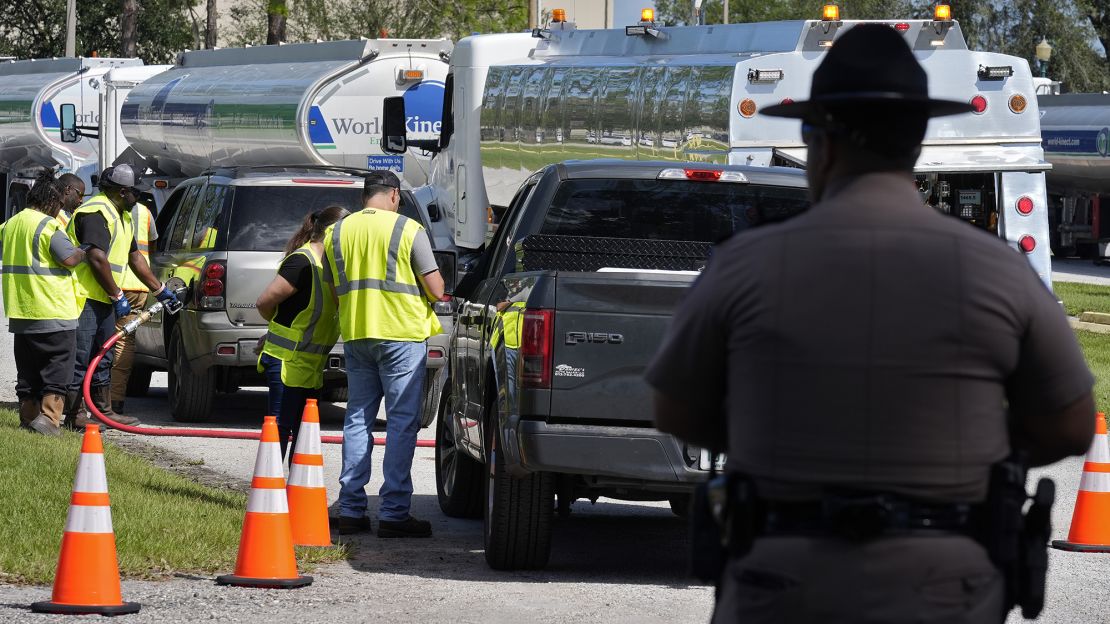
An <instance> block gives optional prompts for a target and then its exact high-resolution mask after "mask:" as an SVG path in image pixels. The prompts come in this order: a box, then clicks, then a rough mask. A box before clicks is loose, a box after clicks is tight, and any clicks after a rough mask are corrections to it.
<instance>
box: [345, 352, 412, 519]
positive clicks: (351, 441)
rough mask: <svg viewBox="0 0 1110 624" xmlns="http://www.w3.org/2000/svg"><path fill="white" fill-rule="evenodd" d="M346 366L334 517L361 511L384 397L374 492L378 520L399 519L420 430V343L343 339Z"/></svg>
mask: <svg viewBox="0 0 1110 624" xmlns="http://www.w3.org/2000/svg"><path fill="white" fill-rule="evenodd" d="M343 354H344V355H345V356H346V364H347V386H348V395H347V397H348V399H347V415H346V417H345V418H344V420H343V471H342V472H341V473H340V475H339V486H340V487H339V515H341V516H348V517H359V516H363V515H365V514H366V505H367V497H366V490H365V488H366V484H367V483H369V482H370V452H371V450H372V449H373V446H374V436H373V433H374V432H373V429H374V419H375V418H376V417H377V415H378V408H379V407H380V406H381V403H382V399H383V398H384V399H385V413H386V445H385V457H384V458H383V462H382V478H383V480H384V482H383V483H382V487H381V489H380V490H378V498H379V499H380V501H379V505H378V519H379V520H387V521H399V520H405V519H406V518H408V517H409V507H410V506H411V504H412V456H413V453H415V452H416V434H417V432H418V431H419V430H420V406H421V398H422V397H421V393H422V391H423V388H424V368H425V366H426V363H427V347H426V346H425V343H424V342H394V341H387V340H355V341H352V342H345V343H343Z"/></svg>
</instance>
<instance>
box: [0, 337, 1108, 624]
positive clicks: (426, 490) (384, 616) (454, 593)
mask: <svg viewBox="0 0 1110 624" xmlns="http://www.w3.org/2000/svg"><path fill="white" fill-rule="evenodd" d="M10 351H11V340H10V335H9V334H7V333H3V334H0V353H10ZM13 384H14V364H13V363H12V360H11V358H0V400H13V399H14V396H13V391H12V387H13ZM128 408H129V411H132V410H133V411H134V413H135V414H136V415H138V416H139V417H141V418H142V419H143V420H144V421H146V422H147V423H149V424H170V423H171V421H170V420H169V416H168V409H167V407H166V403H165V375H164V374H156V375H155V377H154V388H153V390H152V393H151V396H149V397H147V398H141V399H136V398H130V399H128ZM264 410H265V392H264V390H262V389H261V388H246V389H244V390H242V391H240V392H239V393H236V394H234V395H225V396H221V397H220V398H219V400H218V401H217V410H216V412H215V414H214V416H213V422H212V423H209V424H207V425H204V426H207V427H212V428H219V427H234V428H244V429H245V428H256V427H258V426H259V424H260V422H261V417H262V414H263V412H264ZM342 413H343V412H342V406H336V405H328V404H325V405H324V406H323V409H322V416H323V429H324V431H326V432H337V431H338V430H339V427H340V425H341V422H342ZM106 435H107V436H108V437H109V438H110V439H111V438H115V439H120V440H123V439H124V438H131V439H135V438H137V436H133V435H131V434H123V433H120V432H109V433H107V434H106ZM422 437H426V438H428V437H431V430H430V429H426V430H424V431H423V432H422ZM144 440H145V441H146V443H148V444H150V445H152V446H153V447H154V448H156V449H165V451H166V452H167V453H170V452H172V453H173V454H174V456H176V457H179V458H182V459H184V460H186V461H189V462H192V463H198V462H201V461H203V465H204V466H205V467H207V468H209V469H211V470H213V471H216V472H218V473H221V474H224V475H227V476H228V477H229V478H231V479H233V480H235V481H237V482H239V483H243V484H245V483H246V482H247V481H248V480H249V479H250V476H251V474H250V473H251V469H252V466H253V464H254V455H255V451H256V446H255V444H254V443H250V442H239V441H230V440H211V439H187V438H144ZM375 460H376V461H375V466H374V472H373V475H374V477H373V478H372V480H371V483H370V487H369V488H368V491H369V492H370V493H371V494H373V493H374V492H376V489H377V487H378V486H379V485H380V483H381V481H380V478H379V475H380V460H381V454H380V452H379V453H376V454H375ZM339 461H340V458H339V449H338V447H336V446H334V445H325V459H324V462H325V482H326V484H327V486H328V495H329V499H330V501H334V500H335V496H336V494H337V479H338V469H339ZM1081 466H1082V460H1081V459H1078V458H1076V459H1072V460H1069V461H1066V462H1062V463H1060V464H1057V465H1056V466H1053V467H1051V468H1049V469H1047V470H1044V471H1041V473H1043V474H1044V475H1045V476H1050V477H1051V478H1053V479H1055V481H1056V484H1057V489H1058V493H1059V494H1058V502H1057V505H1056V508H1055V510H1054V514H1053V515H1054V525H1055V530H1054V537H1056V538H1064V537H1066V535H1067V531H1068V527H1069V526H1070V519H1071V512H1072V507H1073V504H1074V499H1075V492H1076V489H1077V487H1078V480H1079V476H1080V471H1081ZM414 482H415V486H416V493H415V496H414V500H413V513H414V515H416V516H418V517H421V518H426V519H429V520H431V521H432V523H433V530H434V531H435V536H434V537H433V538H432V539H427V540H380V539H378V538H376V537H374V536H356V537H354V538H353V539H350V540H349V541H348V543H349V544H351V545H352V547H353V551H354V555H353V557H352V558H351V559H350V560H349V561H347V562H343V563H338V564H330V565H327V566H322V567H320V568H319V569H318V570H317V571H316V572H314V575H315V577H316V582H315V583H314V584H313V585H312V586H310V587H308V588H305V589H301V590H295V591H285V592H283V591H273V590H253V591H252V590H246V589H238V588H225V587H217V586H216V585H215V584H214V582H213V579H212V577H210V576H178V577H176V578H172V579H169V580H166V581H125V582H124V584H123V591H124V597H125V599H126V600H132V601H137V602H140V603H141V604H143V610H142V613H141V614H140V616H138V617H136V618H133V621H142V622H193V621H198V620H205V621H235V622H257V623H260V624H261V623H265V624H271V623H273V622H364V621H368V620H371V619H381V620H384V621H398V622H415V621H450V622H524V621H527V622H533V621H535V622H568V623H570V622H575V623H576V622H580V621H589V622H629V623H632V622H636V623H639V622H673V621H676V620H678V621H691V622H704V621H707V620H708V618H709V614H710V609H711V605H710V603H711V600H712V590H711V589H710V588H708V587H704V586H699V585H697V584H694V583H692V582H691V581H690V579H689V578H688V577H687V576H686V575H685V574H684V569H685V566H686V563H685V557H686V549H687V540H686V536H685V525H684V523H683V522H682V521H681V520H679V519H678V518H675V517H674V516H673V515H672V514H671V512H670V510H669V509H668V508H667V506H666V504H659V503H635V504H633V503H620V502H607V501H604V500H602V501H600V502H599V503H598V504H596V505H591V504H590V503H589V502H586V501H580V502H578V503H576V504H575V505H574V509H573V513H572V515H571V517H570V518H568V519H563V520H558V521H557V525H556V528H555V534H554V546H553V552H552V557H551V563H550V565H549V566H548V568H547V569H545V570H543V571H535V572H516V573H505V572H495V571H492V570H490V569H489V568H488V567H487V566H486V565H485V561H484V558H483V554H482V525H481V521H469V520H455V519H448V518H446V517H444V516H443V515H442V514H441V513H440V512H439V508H438V505H437V503H436V499H435V473H434V465H433V455H432V451H431V449H417V454H416V460H415V462H414ZM109 486H110V484H109ZM374 505H375V497H374V496H371V510H372V511H373V508H374ZM1050 566H1051V567H1050V577H1049V592H1050V593H1049V601H1048V606H1047V608H1046V610H1045V613H1044V615H1042V617H1041V618H1040V621H1042V622H1051V623H1061V624H1063V623H1069V624H1070V623H1073V622H1110V615H1107V614H1106V609H1105V605H1107V604H1110V586H1107V585H1106V584H1105V583H1102V582H1101V580H1102V579H1104V578H1106V577H1107V575H1108V574H1110V555H1099V554H1075V553H1066V552H1061V551H1051V556H1050ZM49 593H50V588H49V587H17V586H11V585H5V584H0V621H2V622H52V621H58V622H69V621H72V620H73V619H72V618H62V617H53V616H40V615H35V614H31V613H30V612H29V611H28V605H29V604H30V603H31V602H33V601H36V600H43V599H46V598H47V597H48V596H49ZM94 617H95V616H94ZM97 621H98V620H97ZM1009 621H1010V622H1017V621H1021V618H1020V616H1018V615H1017V614H1016V613H1015V614H1011V617H1010V619H1009Z"/></svg>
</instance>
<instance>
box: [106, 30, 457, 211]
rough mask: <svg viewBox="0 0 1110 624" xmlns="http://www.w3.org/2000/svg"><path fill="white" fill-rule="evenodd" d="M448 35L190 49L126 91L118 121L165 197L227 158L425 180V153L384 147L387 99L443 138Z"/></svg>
mask: <svg viewBox="0 0 1110 624" xmlns="http://www.w3.org/2000/svg"><path fill="white" fill-rule="evenodd" d="M451 47H452V46H451V43H450V42H448V41H447V40H445V39H437V40H408V39H373V40H358V41H354V40H352V41H329V42H317V43H297V44H287V45H280V46H257V47H246V48H225V49H218V50H196V51H190V52H183V53H181V54H180V55H178V58H177V63H176V65H174V66H173V67H172V68H171V69H169V70H168V71H166V72H164V73H161V74H159V75H158V76H156V77H154V78H151V79H150V80H147V81H145V82H143V83H142V84H140V85H138V86H136V87H135V88H134V89H133V90H132V91H131V93H130V94H128V96H127V99H126V101H125V102H124V104H123V107H122V109H121V111H120V119H119V127H120V131H121V132H122V134H123V137H124V138H125V139H126V141H127V142H128V143H129V144H130V146H131V147H132V148H134V150H135V151H136V152H137V153H138V154H140V155H141V156H142V157H143V158H144V159H145V164H146V166H147V168H148V169H149V170H150V171H151V172H152V174H151V176H150V178H149V180H150V181H151V182H152V183H153V185H154V187H155V198H156V201H157V203H158V205H159V206H161V204H162V202H163V201H165V199H166V197H167V196H168V194H169V191H171V190H172V189H173V188H174V187H175V186H176V185H177V183H178V182H180V181H182V180H184V179H187V178H191V177H195V176H198V175H200V174H201V173H203V172H205V171H209V170H212V169H216V168H219V167H249V166H282V165H284V166H317V167H323V166H332V167H349V168H356V169H392V170H394V171H396V172H397V173H398V174H403V178H404V179H405V180H406V181H408V182H409V183H410V184H413V185H421V184H424V183H425V182H426V180H427V166H428V165H427V161H428V159H427V158H426V157H423V156H420V155H416V154H409V155H405V156H403V157H402V156H396V155H388V154H385V153H384V152H382V150H381V149H380V148H379V144H380V142H381V107H382V100H383V99H384V98H386V97H389V96H401V97H403V98H404V100H405V103H406V104H407V105H408V110H409V111H410V115H409V119H408V120H406V123H407V126H408V129H409V131H410V132H412V133H413V136H414V137H416V138H423V139H434V138H436V137H437V136H438V134H439V130H440V125H441V123H442V122H441V114H442V105H443V86H444V82H443V81H444V77H445V76H446V74H447V61H448V59H449V58H450V54H451Z"/></svg>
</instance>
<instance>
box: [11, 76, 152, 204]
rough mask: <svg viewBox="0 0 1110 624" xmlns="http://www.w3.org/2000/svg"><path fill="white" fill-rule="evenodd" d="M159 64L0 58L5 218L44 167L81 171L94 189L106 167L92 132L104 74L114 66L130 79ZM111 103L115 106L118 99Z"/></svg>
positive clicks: (98, 120)
mask: <svg viewBox="0 0 1110 624" xmlns="http://www.w3.org/2000/svg"><path fill="white" fill-rule="evenodd" d="M162 69H165V67H164V66H144V65H143V62H142V61H141V60H139V59H113V58H54V59H34V60H24V61H9V62H5V63H0V181H2V182H3V185H2V187H0V205H2V206H3V208H4V219H7V218H8V217H10V216H11V215H13V214H15V213H16V212H18V211H19V210H21V209H22V208H23V206H24V204H25V200H26V197H27V193H28V191H30V189H31V185H32V184H33V182H34V176H35V174H36V173H37V172H39V171H41V170H42V168H44V167H51V168H55V167H56V168H58V170H59V172H60V173H61V172H69V173H74V174H76V175H78V176H80V177H81V178H82V179H83V180H84V181H85V189H86V193H87V194H89V195H91V194H93V193H95V185H94V184H93V178H94V176H95V175H96V174H98V173H99V172H100V170H101V169H102V168H103V166H107V165H102V164H101V163H102V162H104V160H102V153H101V149H102V146H101V144H100V141H98V138H97V136H98V133H97V132H96V131H95V130H96V128H97V127H98V126H99V125H100V123H101V119H102V117H103V115H104V111H103V109H102V106H103V102H102V100H103V98H104V95H105V93H106V92H107V91H108V89H107V86H106V84H107V83H106V79H107V76H108V75H109V74H110V73H111V72H113V71H115V72H125V73H127V74H128V75H130V76H131V77H132V79H134V80H145V79H146V78H149V77H150V76H152V75H154V74H156V73H158V72H159V71H161V70H162ZM115 107H116V109H118V104H115ZM63 113H67V114H68V115H69V116H70V119H69V122H70V124H69V125H70V128H69V130H68V132H66V133H63V132H62V127H61V126H62V123H61V122H62V117H63ZM114 113H115V110H113V111H112V114H113V115H114ZM79 127H80V128H81V129H80V130H79V129H78V128H79ZM113 158H114V155H113ZM109 164H110V163H109Z"/></svg>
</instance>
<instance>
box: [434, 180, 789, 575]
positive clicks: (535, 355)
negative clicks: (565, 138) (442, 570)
mask: <svg viewBox="0 0 1110 624" xmlns="http://www.w3.org/2000/svg"><path fill="white" fill-rule="evenodd" d="M807 206H808V199H807V197H806V189H805V178H804V174H803V173H802V172H801V171H798V170H793V169H777V168H770V169H768V168H749V167H733V166H717V165H703V164H682V163H646V162H644V163H638V162H629V161H580V162H566V163H561V164H557V165H550V166H548V167H546V168H544V169H542V170H540V171H538V172H537V173H535V174H534V175H532V176H531V177H530V178H529V179H528V180H527V181H526V182H525V183H524V185H523V186H522V187H521V188H520V190H519V191H518V193H517V195H516V198H515V199H514V200H513V202H512V204H511V205H510V206H509V207H508V209H507V211H506V213H505V216H504V217H503V219H502V222H501V225H500V226H499V227H498V231H497V233H496V236H495V237H494V239H493V241H492V242H491V243H490V246H489V248H488V249H487V250H486V251H485V253H484V255H483V256H482V259H481V261H480V262H479V264H478V266H477V267H476V268H475V269H474V270H472V271H471V272H470V273H469V275H468V277H467V279H466V280H464V282H463V283H462V284H460V287H459V288H458V289H457V291H456V295H457V297H458V300H459V306H458V311H457V315H456V323H455V329H454V333H453V335H452V340H451V358H450V369H449V375H450V379H449V381H448V384H447V388H446V389H445V391H444V393H443V397H442V401H441V403H440V409H439V417H438V419H437V420H438V422H437V429H436V481H437V487H438V491H439V503H440V507H441V508H442V509H443V511H444V513H446V514H447V515H448V516H454V517H474V518H476V517H480V516H481V517H484V519H485V536H486V537H485V552H486V561H487V562H488V563H489V565H490V566H491V567H493V568H496V569H518V568H539V567H542V566H544V565H545V564H546V563H547V560H548V554H549V551H550V543H551V539H550V538H551V529H552V517H553V514H554V508H555V501H556V498H557V499H558V507H559V511H560V512H561V513H569V511H570V505H571V503H572V502H573V501H575V500H578V499H580V498H588V499H591V500H596V499H597V498H598V497H602V496H604V497H609V498H616V499H622V500H670V501H671V504H672V507H674V508H675V510H676V512H677V511H681V510H682V509H684V507H681V506H682V505H684V501H685V500H686V499H687V497H688V496H689V493H690V492H691V491H692V490H693V488H694V486H695V485H696V484H697V483H698V482H699V481H701V480H703V479H704V478H705V476H706V469H707V468H708V466H706V462H705V461H704V459H703V457H702V452H701V450H700V449H696V448H690V447H686V446H685V445H683V444H682V443H681V442H679V441H678V440H676V439H675V438H673V437H671V436H670V435H667V434H664V433H661V432H659V431H657V430H656V429H655V428H654V427H653V426H652V399H651V397H652V393H651V390H650V388H649V386H648V385H647V384H646V382H645V381H644V380H643V373H644V369H645V368H646V367H647V365H648V363H649V362H650V361H651V358H652V357H653V355H654V354H655V351H656V349H657V348H658V346H659V344H660V342H661V340H662V337H663V334H664V332H665V330H666V327H667V324H668V322H669V320H670V317H671V314H672V311H673V309H674V308H675V306H676V305H677V304H678V303H679V302H680V301H681V300H682V298H683V297H684V296H685V293H686V289H687V288H688V287H689V286H690V285H691V284H692V283H693V281H694V280H695V279H696V278H697V275H698V272H699V271H700V270H701V269H702V268H704V266H705V263H706V261H707V259H708V258H709V255H710V253H711V250H712V246H713V244H714V243H717V242H720V241H722V240H724V239H725V238H727V237H729V236H731V235H732V234H733V233H734V232H737V231H741V230H744V229H747V228H749V227H753V226H755V225H758V224H761V223H766V222H773V221H779V220H782V219H785V218H788V217H790V216H792V215H794V214H797V213H799V212H801V211H802V210H804V209H805V208H806V207H807Z"/></svg>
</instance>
